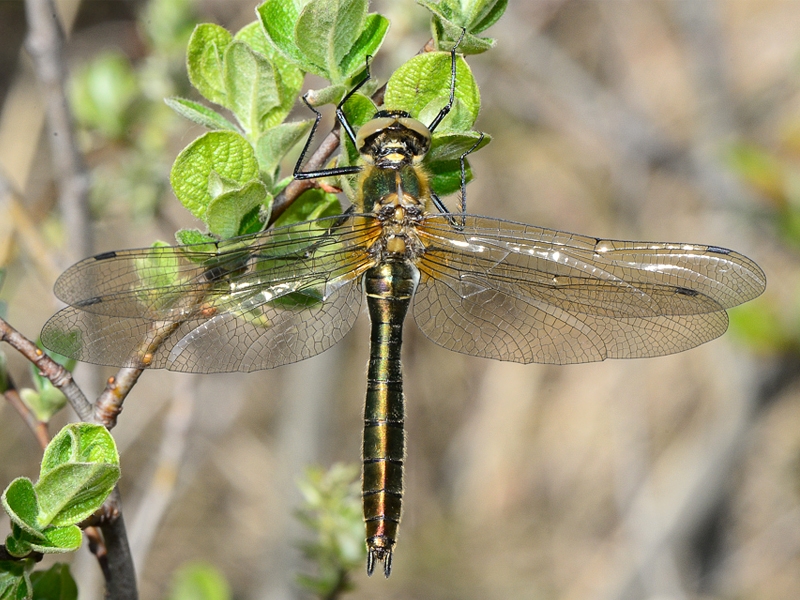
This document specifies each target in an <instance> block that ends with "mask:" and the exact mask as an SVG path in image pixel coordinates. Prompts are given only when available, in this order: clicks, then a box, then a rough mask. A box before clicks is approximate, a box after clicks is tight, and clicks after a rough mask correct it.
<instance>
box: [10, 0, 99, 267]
mask: <svg viewBox="0 0 800 600" xmlns="http://www.w3.org/2000/svg"><path fill="white" fill-rule="evenodd" d="M25 14H26V16H27V19H28V36H27V38H26V40H25V47H26V48H27V50H28V52H29V53H30V55H31V57H32V58H33V62H34V67H35V70H36V76H37V78H38V79H39V81H40V82H41V84H42V87H43V92H44V96H45V101H46V103H47V122H48V126H49V129H50V135H49V136H48V137H49V138H50V149H51V154H52V157H53V164H54V165H55V167H56V174H57V183H58V190H59V198H58V201H59V206H60V207H61V211H62V214H63V217H64V222H65V225H66V229H67V232H68V233H69V235H70V243H69V247H70V249H71V251H72V252H73V253H74V254H75V256H76V257H77V258H82V257H84V256H88V255H89V254H91V253H92V236H91V227H90V225H89V207H88V203H87V200H86V199H87V195H88V192H89V173H88V170H87V169H86V165H85V163H84V161H83V156H82V155H81V152H80V150H79V149H78V143H77V140H76V136H75V131H74V128H73V121H72V115H71V113H70V109H69V102H68V101H67V96H66V93H65V90H64V82H65V80H66V65H65V61H64V51H63V38H64V34H63V31H62V30H61V26H60V24H59V22H58V19H57V16H56V15H57V11H56V7H55V4H54V2H53V0H25Z"/></svg>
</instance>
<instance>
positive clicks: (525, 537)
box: [0, 0, 800, 600]
mask: <svg viewBox="0 0 800 600" xmlns="http://www.w3.org/2000/svg"><path fill="white" fill-rule="evenodd" d="M57 4H58V6H59V11H60V14H61V17H62V19H63V22H64V23H65V27H66V29H67V30H68V31H69V34H68V41H67V43H66V47H65V51H66V58H67V62H68V65H69V72H70V80H69V81H70V86H69V89H70V99H71V102H72V108H73V111H74V113H75V117H76V121H77V123H78V126H79V129H78V134H79V135H78V141H79V144H80V148H81V150H82V153H83V156H84V159H85V162H86V165H87V169H88V174H89V176H90V181H91V193H90V198H91V206H90V209H91V229H90V231H91V234H92V236H93V242H92V252H101V251H104V250H110V249H119V248H124V247H136V246H147V245H149V244H150V243H151V242H152V241H154V240H155V239H158V238H160V239H164V240H167V241H170V240H172V239H173V233H174V231H175V230H176V229H178V228H179V227H196V226H198V223H197V222H193V220H192V218H191V216H190V215H189V214H188V213H186V212H185V211H184V210H183V208H182V207H181V206H180V205H179V203H178V202H177V200H175V198H174V196H173V195H172V193H171V191H170V189H169V185H168V180H167V176H168V173H169V168H170V166H171V164H172V161H173V160H174V157H175V156H176V155H177V153H178V152H179V151H180V150H181V148H183V147H184V146H185V145H186V144H188V143H189V142H190V141H191V140H193V139H194V138H195V137H196V136H197V135H199V134H200V133H201V129H200V128H198V127H196V126H192V125H190V124H189V123H188V122H187V121H184V120H181V119H180V118H179V117H177V116H175V115H174V114H172V113H171V111H170V110H169V109H168V108H167V107H166V106H165V105H164V104H163V102H162V98H163V97H165V96H171V95H189V96H191V94H192V90H191V89H190V88H189V85H188V81H187V79H186V75H185V67H184V60H185V46H186V41H187V39H188V35H189V33H190V32H191V30H192V27H193V26H194V24H195V23H197V22H214V23H218V24H220V25H222V26H224V27H226V28H228V29H230V30H232V31H235V30H238V29H239V28H240V27H242V26H243V25H245V24H247V23H249V22H251V21H252V20H253V19H254V13H253V10H254V7H255V3H254V2H252V1H243V0H235V1H233V0H151V1H149V2H148V1H145V0H136V1H123V0H115V1H104V0H85V1H83V2H79V1H77V0H62V1H61V2H58V3H57ZM510 5H511V6H510V7H509V9H508V11H507V13H506V15H505V16H504V17H503V18H502V19H501V21H500V22H499V23H497V24H496V25H495V26H493V27H492V28H491V29H489V30H488V31H487V32H486V35H490V36H491V37H493V38H496V39H497V47H496V48H495V49H494V50H492V51H490V52H488V53H486V54H483V55H478V56H473V57H470V58H469V62H470V65H471V66H472V69H473V71H474V72H475V76H476V79H477V81H478V83H479V84H480V85H481V92H482V99H483V105H482V106H483V108H482V112H481V116H480V118H479V120H478V123H477V127H478V128H479V129H481V130H483V131H486V132H488V133H490V134H491V135H492V136H493V141H492V143H491V144H490V145H489V146H488V147H487V148H486V149H484V150H482V151H481V152H479V153H477V154H476V155H474V157H470V161H471V163H472V166H473V170H474V172H475V174H476V179H475V181H474V182H473V183H472V184H471V185H470V188H469V204H470V212H474V213H478V214H486V215H490V216H495V217H502V218H506V219H512V220H517V221H523V222H526V223H532V224H536V225H542V226H546V227H552V228H557V229H563V230H568V231H575V232H579V233H585V234H590V235H593V236H598V237H612V238H627V239H647V240H660V241H685V242H698V243H706V244H714V245H718V246H723V247H728V248H733V249H736V250H737V251H740V252H742V253H743V254H746V255H748V256H750V257H751V258H753V259H754V260H755V261H756V262H758V263H759V264H760V265H761V266H762V268H763V269H764V270H765V271H766V273H767V277H768V280H769V287H768V289H767V292H766V294H765V295H764V296H763V297H761V298H759V299H758V300H756V301H754V302H752V303H750V304H748V305H746V306H745V307H742V308H741V309H737V310H735V311H732V313H731V321H732V325H731V330H730V331H729V333H727V334H726V335H725V336H724V337H722V338H721V339H719V340H717V341H714V342H711V343H709V344H706V345H704V346H701V347H699V348H697V349H694V350H691V351H688V352H685V353H682V354H678V355H674V356H669V357H664V358H657V359H645V360H629V361H609V362H605V363H598V364H590V365H577V366H568V367H554V366H541V365H529V366H522V365H516V364H505V363H499V362H493V361H488V360H482V359H477V358H472V357H468V356H463V355H460V354H455V353H452V352H448V351H446V350H444V349H442V348H439V347H438V346H436V345H434V344H433V343H431V342H429V341H428V340H427V339H425V337H424V336H423V335H422V334H421V333H420V332H419V331H418V330H417V329H416V327H415V326H414V325H413V323H412V322H411V321H409V324H408V326H407V327H406V333H405V339H406V342H405V344H406V345H405V348H404V370H405V375H406V397H407V407H408V408H407V410H408V416H407V428H408V436H407V438H408V459H407V463H406V465H407V468H406V486H407V487H406V495H405V505H404V510H405V512H404V518H403V524H402V527H401V534H400V540H399V543H398V546H397V550H396V553H395V560H394V567H393V574H392V577H391V578H390V579H389V580H384V578H383V577H382V576H378V575H376V576H374V577H373V578H371V579H368V578H367V577H366V575H365V574H364V571H363V565H362V564H361V563H360V559H359V563H358V564H359V567H358V568H357V569H355V570H354V572H353V573H352V575H351V582H352V583H353V584H354V586H355V590H354V591H353V592H352V594H350V595H348V596H347V597H351V598H373V597H377V596H380V597H381V598H386V599H390V598H391V599H395V598H396V599H405V598H426V599H439V598H441V599H445V598H458V599H483V598H509V599H510V598H522V599H540V598H541V599H563V600H578V599H581V600H583V599H598V600H600V599H602V600H617V599H619V600H623V599H626V600H627V599H631V600H635V599H654V600H655V599H659V600H667V599H675V600H683V599H700V598H702V599H712V598H720V599H722V598H731V599H734V598H735V599H742V600H744V599H758V600H784V599H788V598H798V597H800V361H799V360H798V356H799V355H798V349H799V348H800V345H799V344H798V341H799V340H800V316H799V314H798V312H799V311H800V302H798V299H797V293H798V291H800V285H799V284H800V261H799V260H798V251H799V250H800V38H798V36H797V32H798V31H800V3H798V2H796V1H794V0H703V1H680V0H664V1H659V0H613V1H612V0H536V1H533V2H513V1H512V2H511V3H510ZM372 9H373V10H377V11H380V12H382V13H384V14H386V15H387V16H388V17H389V18H390V19H391V21H392V27H391V30H390V32H389V35H388V37H387V39H386V41H385V43H384V46H383V49H382V51H381V52H380V54H379V56H378V57H377V58H376V62H375V66H374V70H373V72H374V73H375V74H377V76H378V77H379V78H381V79H382V80H384V81H385V79H386V78H387V77H388V76H389V75H390V74H391V72H392V70H393V69H394V68H397V67H398V66H399V65H401V64H402V63H403V62H404V61H406V60H407V59H409V58H410V57H412V56H413V55H414V54H416V53H417V52H418V51H419V50H420V49H421V48H422V47H423V46H424V45H425V43H426V41H427V40H428V38H429V36H430V33H429V29H428V13H427V11H425V10H424V9H423V8H421V7H419V6H418V5H416V4H415V3H414V2H412V1H411V0H403V1H394V2H392V1H390V0H384V1H380V2H379V1H373V2H372ZM25 33H26V23H25V10H24V5H23V2H22V1H21V0H2V1H0V106H2V109H0V110H1V112H0V167H1V168H2V171H3V173H4V177H5V178H6V179H7V180H8V183H9V185H11V186H12V187H13V190H12V191H8V190H6V191H4V192H3V193H2V198H0V259H1V260H2V266H3V267H4V268H5V270H6V272H5V281H4V282H3V287H2V290H0V300H2V301H3V302H4V303H5V304H6V316H7V318H8V320H9V321H10V322H11V323H12V324H13V325H14V326H15V327H17V328H18V329H19V330H21V331H22V332H23V333H24V334H26V335H27V336H29V337H31V338H35V337H36V336H37V335H38V332H39V331H40V329H41V326H42V325H43V324H44V322H45V320H46V319H47V318H48V317H49V316H50V315H51V314H52V313H53V312H54V311H55V310H56V309H57V308H59V306H58V304H57V301H56V299H55V298H54V297H53V295H52V292H51V290H52V285H53V282H54V280H55V277H56V276H57V275H58V273H59V272H60V271H61V270H63V269H64V268H66V267H67V266H68V265H69V264H70V263H71V262H73V261H74V260H77V259H79V258H81V257H82V256H80V255H79V254H80V250H79V248H81V244H85V243H86V240H87V239H88V234H87V233H86V232H83V233H79V234H76V233H75V232H71V231H70V230H69V227H67V226H65V225H64V221H63V220H62V219H61V215H60V212H59V209H58V206H57V204H56V200H57V196H58V194H57V187H56V184H55V178H56V170H55V167H54V166H53V160H52V157H51V150H50V144H49V141H48V137H49V135H48V133H47V132H48V129H47V126H46V124H45V122H44V105H43V95H42V92H41V88H40V87H39V85H38V83H37V81H36V78H35V75H34V71H33V67H32V62H31V60H30V58H29V57H28V55H27V53H26V51H25V49H24V47H23V42H24V36H25ZM318 84H320V82H315V81H314V80H310V85H312V86H314V85H318ZM192 97H195V98H197V96H192ZM300 114H301V113H300V112H298V115H300ZM302 117H303V118H306V117H307V115H305V113H302ZM287 172H288V171H287ZM76 235H77V238H78V239H77V240H76ZM367 346H368V319H367V318H366V316H364V315H362V317H361V318H360V319H359V321H358V323H357V324H356V326H355V327H354V329H353V331H352V332H351V333H350V334H349V335H348V336H347V337H346V338H345V339H344V340H343V341H342V342H341V343H339V344H338V345H337V346H335V347H334V348H333V349H331V350H329V351H328V352H326V353H324V354H322V355H321V356H318V357H315V358H313V359H310V360H307V361H304V362H302V363H299V364H295V365H290V366H287V367H282V368H280V369H277V370H275V371H269V372H261V373H254V374H250V375H223V376H189V375H180V374H173V373H165V372H148V373H145V374H144V376H143V377H142V379H141V380H140V382H139V384H138V385H137V386H136V387H135V388H134V390H133V392H132V393H131V395H130V397H129V398H128V400H127V401H126V403H125V409H124V412H123V413H122V415H121V417H120V420H119V425H118V426H117V428H116V429H115V430H114V436H115V438H116V439H117V441H118V444H119V446H120V449H121V452H122V470H123V479H122V482H121V489H122V494H123V498H124V501H123V506H124V509H125V516H126V522H127V526H128V531H129V536H130V541H131V545H132V548H133V552H134V555H135V559H136V565H137V569H138V574H139V577H140V591H141V597H142V598H165V597H168V594H169V592H168V590H169V586H170V581H171V580H172V578H173V574H174V573H175V572H176V570H177V569H179V568H180V567H181V565H183V564H184V563H186V562H187V561H192V560H205V561H207V562H209V563H211V564H213V565H215V566H216V567H217V568H218V569H219V570H220V571H221V573H223V574H224V576H225V577H226V578H227V580H228V582H229V585H230V587H231V589H232V590H233V594H234V597H235V598H242V599H247V598H259V599H260V598H269V599H273V598H274V599H282V598H307V597H312V596H311V595H310V594H309V593H308V592H305V591H301V590H300V588H298V587H297V584H296V583H295V579H296V577H297V575H298V574H299V573H309V574H313V573H314V565H313V564H310V563H308V562H307V561H305V560H304V558H303V555H302V552H301V551H300V548H299V546H300V544H301V542H302V541H303V540H307V539H310V537H311V536H312V535H313V534H312V533H310V532H309V531H308V530H307V529H305V528H304V527H303V526H302V525H301V524H300V523H299V522H298V520H297V519H296V517H295V511H296V510H297V509H298V507H299V506H300V505H301V502H302V500H303V497H302V495H301V492H300V491H299V489H298V486H297V481H298V479H300V478H302V477H303V473H304V470H305V468H306V467H307V466H308V465H319V466H321V467H323V468H328V467H330V466H331V465H333V464H335V463H338V462H343V463H350V464H357V463H358V462H359V460H360V451H361V450H360V445H361V427H362V424H363V421H362V418H363V417H362V404H363V396H364V388H365V364H366V360H367V353H368V347H367ZM3 352H5V354H6V356H7V359H8V363H9V369H10V372H11V373H12V375H13V376H14V378H15V380H16V382H17V384H18V385H30V384H29V375H28V372H27V366H26V364H25V362H24V361H23V360H22V359H21V358H20V357H19V356H17V355H16V354H15V353H14V352H13V351H11V350H10V349H9V348H8V347H4V348H3ZM112 373H113V370H106V369H96V368H88V367H86V366H84V365H81V366H79V367H78V369H77V371H76V377H77V379H78V381H79V383H80V384H81V385H82V387H83V388H84V390H86V391H87V393H88V394H89V395H91V396H92V397H94V396H95V395H96V393H97V392H98V390H99V389H101V386H102V382H103V381H104V378H105V377H108V376H109V375H111V374H112ZM65 412H68V411H65ZM69 418H70V417H69V415H60V416H59V417H57V418H56V420H55V421H54V423H53V424H52V426H51V431H56V430H57V428H58V427H60V426H61V425H63V423H64V422H65V421H66V420H67V419H69ZM40 457H41V451H40V449H39V446H38V444H37V442H36V440H35V439H34V437H33V436H32V435H31V433H30V431H29V430H28V429H27V428H26V427H25V425H24V423H23V422H22V420H21V419H20V418H19V416H18V415H17V413H16V412H15V411H14V410H13V409H12V408H11V407H10V406H8V405H6V404H0V485H1V486H3V487H5V485H7V483H8V482H9V481H11V479H13V478H14V477H17V476H20V475H25V476H28V477H32V478H35V477H36V476H37V472H38V463H39V460H40ZM359 528H360V525H358V526H357V527H356V532H355V539H356V540H358V539H359V535H363V534H362V533H361V532H362V531H363V530H360V529H359ZM7 531H8V524H7V520H2V523H0V535H2V536H5V535H6V533H7ZM357 551H358V550H356V552H357ZM65 558H66V560H70V559H73V565H72V567H73V572H74V574H75V576H76V578H77V579H78V583H79V587H80V590H81V598H82V599H92V598H100V597H102V591H101V590H102V577H101V575H100V572H99V569H98V567H97V562H96V560H95V559H94V557H93V556H92V555H91V554H89V552H88V551H87V550H85V549H83V550H81V552H80V553H78V554H77V555H76V556H75V557H62V560H64V559H65Z"/></svg>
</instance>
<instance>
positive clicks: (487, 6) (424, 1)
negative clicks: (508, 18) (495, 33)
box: [417, 0, 508, 54]
mask: <svg viewBox="0 0 800 600" xmlns="http://www.w3.org/2000/svg"><path fill="white" fill-rule="evenodd" d="M417 4H419V5H420V6H423V7H425V8H427V9H428V10H429V11H431V13H433V15H434V18H433V21H432V23H431V25H432V29H433V38H434V43H435V46H436V48H438V49H440V50H449V49H450V48H452V46H453V43H455V41H456V40H458V39H459V38H460V37H461V34H462V31H463V30H466V33H465V35H464V38H463V39H462V40H461V43H460V44H459V45H458V52H459V53H460V54H480V53H482V52H486V51H487V50H489V49H491V48H493V47H494V46H495V44H496V43H497V42H496V40H493V39H492V38H483V37H478V36H476V35H473V34H475V33H480V32H481V31H483V30H484V29H487V28H488V27H490V26H491V25H493V24H494V23H495V22H497V20H498V19H499V18H500V17H501V16H502V14H503V12H504V11H505V9H506V7H507V5H508V0H475V1H472V2H461V3H459V2H448V0H443V1H441V2H438V3H437V2H432V1H431V0H417ZM462 4H463V5H464V6H462Z"/></svg>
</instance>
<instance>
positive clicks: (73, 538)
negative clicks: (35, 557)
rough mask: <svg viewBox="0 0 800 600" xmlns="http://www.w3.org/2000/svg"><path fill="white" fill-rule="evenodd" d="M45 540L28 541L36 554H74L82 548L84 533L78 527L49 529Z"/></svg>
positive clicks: (45, 532) (45, 531)
mask: <svg viewBox="0 0 800 600" xmlns="http://www.w3.org/2000/svg"><path fill="white" fill-rule="evenodd" d="M43 533H44V538H45V539H44V540H38V539H33V538H30V539H26V540H25V541H26V542H28V543H29V544H30V546H31V548H32V549H33V550H34V551H35V552H41V553H43V554H63V553H65V552H74V551H75V550H77V549H78V548H80V547H81V541H82V540H83V533H82V532H81V529H80V527H78V526H77V525H67V526H66V527H47V528H46V529H45V530H44V531H43Z"/></svg>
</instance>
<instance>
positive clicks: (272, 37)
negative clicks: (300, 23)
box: [256, 0, 305, 68]
mask: <svg viewBox="0 0 800 600" xmlns="http://www.w3.org/2000/svg"><path fill="white" fill-rule="evenodd" d="M256 13H258V18H259V19H260V21H261V25H262V27H263V28H264V32H265V33H266V36H267V37H268V38H269V41H270V42H271V43H272V45H273V46H274V47H275V48H277V49H278V51H279V52H280V53H281V54H283V55H284V56H285V57H286V58H288V59H289V60H291V61H292V62H294V63H295V64H296V65H298V66H300V67H301V68H304V63H305V60H304V58H303V55H302V54H301V53H300V50H299V49H298V47H297V44H295V41H294V27H295V23H297V19H298V18H299V16H300V9H299V8H298V7H297V5H296V4H295V2H289V1H287V0H267V1H266V2H264V3H263V4H260V5H259V6H258V7H257V8H256Z"/></svg>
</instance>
